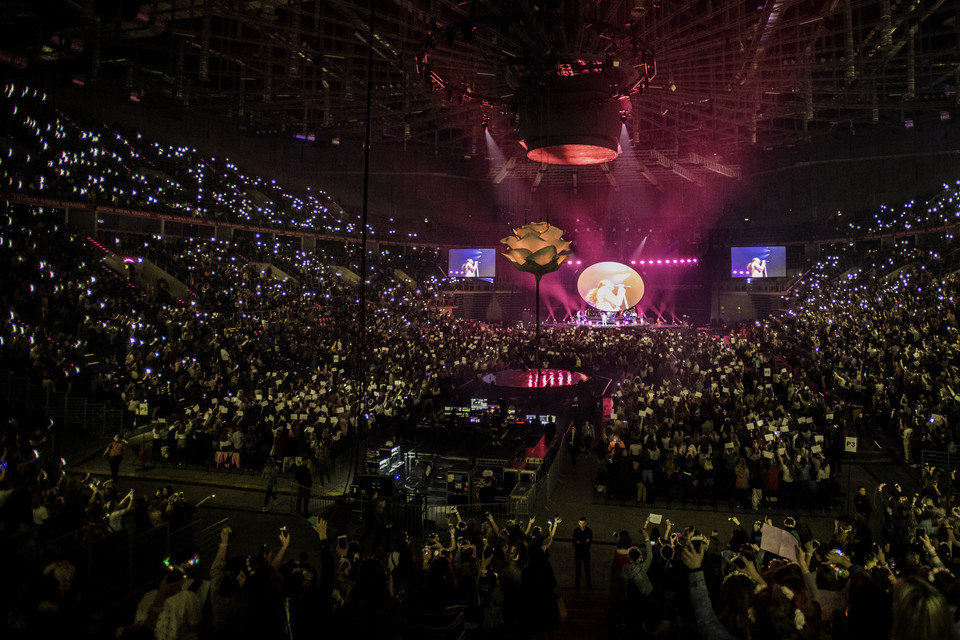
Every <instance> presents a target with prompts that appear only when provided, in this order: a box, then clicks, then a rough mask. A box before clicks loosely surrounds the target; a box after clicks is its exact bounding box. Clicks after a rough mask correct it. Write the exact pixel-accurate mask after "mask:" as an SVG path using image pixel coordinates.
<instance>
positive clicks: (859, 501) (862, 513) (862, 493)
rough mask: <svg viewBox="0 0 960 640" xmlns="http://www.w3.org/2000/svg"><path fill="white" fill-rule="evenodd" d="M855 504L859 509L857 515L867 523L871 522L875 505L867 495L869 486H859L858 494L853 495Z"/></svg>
mask: <svg viewBox="0 0 960 640" xmlns="http://www.w3.org/2000/svg"><path fill="white" fill-rule="evenodd" d="M853 504H854V508H855V509H856V511H857V516H858V517H859V518H860V519H861V520H863V522H864V523H865V524H869V522H870V516H871V515H872V514H873V505H872V504H870V498H868V497H867V488H866V487H864V486H863V485H860V486H859V487H857V495H855V496H854V497H853Z"/></svg>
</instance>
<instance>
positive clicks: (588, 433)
mask: <svg viewBox="0 0 960 640" xmlns="http://www.w3.org/2000/svg"><path fill="white" fill-rule="evenodd" d="M581 435H582V439H583V452H584V453H586V454H588V455H589V454H590V452H591V451H593V435H594V434H593V425H592V424H591V423H590V421H589V420H587V421H586V422H584V423H583V432H582V434H581Z"/></svg>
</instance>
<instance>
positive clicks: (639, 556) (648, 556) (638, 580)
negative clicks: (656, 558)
mask: <svg viewBox="0 0 960 640" xmlns="http://www.w3.org/2000/svg"><path fill="white" fill-rule="evenodd" d="M629 557H630V562H628V563H627V565H626V566H624V567H623V570H622V571H621V572H620V579H621V580H622V581H623V589H624V593H625V595H626V597H627V600H628V601H630V600H631V599H632V598H635V597H636V594H640V595H642V596H648V595H650V594H651V593H653V582H651V581H650V576H649V575H647V572H648V571H649V569H650V564H651V563H652V562H653V542H652V541H651V540H650V536H649V535H647V530H646V528H644V529H640V544H639V545H638V546H635V547H632V548H631V549H630V551H629Z"/></svg>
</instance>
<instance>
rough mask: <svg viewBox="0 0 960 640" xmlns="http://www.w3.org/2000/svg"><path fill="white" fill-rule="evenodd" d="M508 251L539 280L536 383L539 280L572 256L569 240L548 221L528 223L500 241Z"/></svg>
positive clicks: (508, 256)
mask: <svg viewBox="0 0 960 640" xmlns="http://www.w3.org/2000/svg"><path fill="white" fill-rule="evenodd" d="M500 242H502V243H503V244H505V245H507V247H508V251H507V252H506V253H501V254H500V255H502V256H503V257H504V258H506V259H507V260H509V261H510V262H512V263H513V266H515V267H516V268H517V269H519V270H520V271H526V272H527V273H532V274H533V276H534V277H535V278H536V279H537V294H536V295H537V342H536V349H537V382H538V385H539V377H540V375H539V372H540V278H542V277H543V276H544V275H545V274H547V273H553V272H554V271H556V270H557V269H559V268H560V265H562V264H563V263H564V261H565V260H566V259H567V256H568V255H570V241H569V240H564V239H563V230H562V229H558V228H557V227H554V226H552V225H551V224H550V223H549V222H528V223H527V224H525V225H523V226H522V227H520V228H519V229H514V230H513V235H512V236H507V237H506V238H504V239H503V240H501V241H500Z"/></svg>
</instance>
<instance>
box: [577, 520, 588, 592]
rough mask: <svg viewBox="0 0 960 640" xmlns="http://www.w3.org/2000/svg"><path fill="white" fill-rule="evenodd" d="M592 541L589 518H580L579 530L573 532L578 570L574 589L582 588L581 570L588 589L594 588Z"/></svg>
mask: <svg viewBox="0 0 960 640" xmlns="http://www.w3.org/2000/svg"><path fill="white" fill-rule="evenodd" d="M592 541H593V531H591V530H590V527H588V526H587V516H580V520H579V521H578V522H577V528H576V529H574V530H573V560H574V564H575V565H576V568H577V573H576V578H575V579H574V582H573V588H574V589H579V588H580V576H581V569H582V570H583V577H584V579H585V580H584V581H585V582H586V585H587V589H592V588H593V587H592V586H591V585H590V543H591V542H592Z"/></svg>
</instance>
